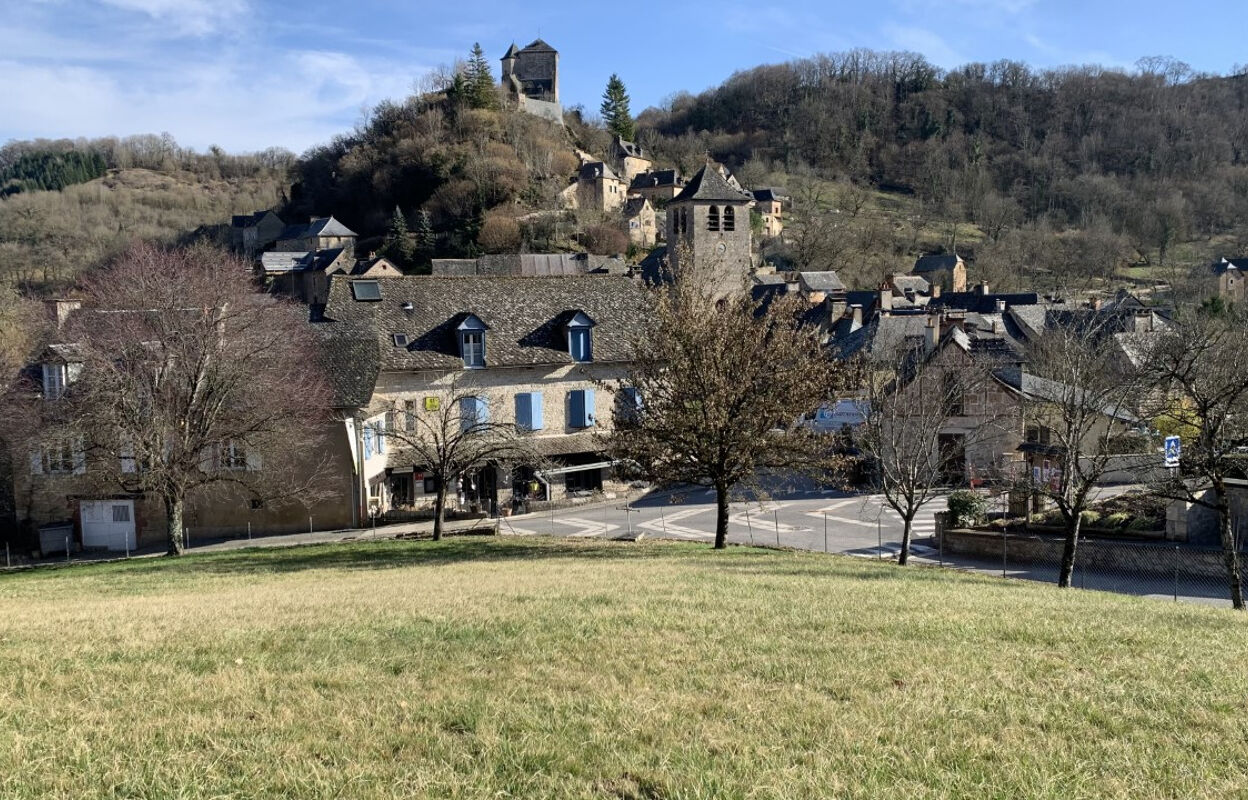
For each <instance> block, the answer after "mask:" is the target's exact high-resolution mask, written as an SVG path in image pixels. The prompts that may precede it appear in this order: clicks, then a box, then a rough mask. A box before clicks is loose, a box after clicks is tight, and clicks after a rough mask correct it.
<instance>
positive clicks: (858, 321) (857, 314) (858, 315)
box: [849, 303, 862, 327]
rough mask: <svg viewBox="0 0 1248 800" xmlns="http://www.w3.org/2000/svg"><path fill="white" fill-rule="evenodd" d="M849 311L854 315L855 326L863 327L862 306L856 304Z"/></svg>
mask: <svg viewBox="0 0 1248 800" xmlns="http://www.w3.org/2000/svg"><path fill="white" fill-rule="evenodd" d="M849 310H850V311H852V312H853V314H854V324H855V325H857V326H859V327H862V306H860V305H858V304H857V303H854V304H853V305H852V306H850V307H849Z"/></svg>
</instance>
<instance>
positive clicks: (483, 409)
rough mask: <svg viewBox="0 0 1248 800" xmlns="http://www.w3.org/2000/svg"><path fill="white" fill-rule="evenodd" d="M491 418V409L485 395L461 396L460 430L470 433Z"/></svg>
mask: <svg viewBox="0 0 1248 800" xmlns="http://www.w3.org/2000/svg"><path fill="white" fill-rule="evenodd" d="M489 420H490V409H489V406H487V405H486V401H485V398H484V397H461V398H460V400H459V425H460V430H461V431H463V432H464V433H469V432H471V431H473V430H474V429H477V428H480V427H481V426H483V425H485V423H487V422H489Z"/></svg>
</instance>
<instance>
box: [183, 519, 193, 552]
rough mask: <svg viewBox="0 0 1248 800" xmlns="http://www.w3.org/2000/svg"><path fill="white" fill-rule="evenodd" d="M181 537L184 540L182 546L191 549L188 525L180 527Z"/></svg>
mask: <svg viewBox="0 0 1248 800" xmlns="http://www.w3.org/2000/svg"><path fill="white" fill-rule="evenodd" d="M182 539H183V542H184V544H183V546H184V547H185V548H186V549H187V550H190V549H191V527H190V526H189V525H188V526H186V527H185V528H183V529H182Z"/></svg>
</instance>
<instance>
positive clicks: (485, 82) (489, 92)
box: [466, 42, 498, 108]
mask: <svg viewBox="0 0 1248 800" xmlns="http://www.w3.org/2000/svg"><path fill="white" fill-rule="evenodd" d="M466 72H467V73H468V74H467V76H466V82H467V85H468V87H467V88H468V104H469V105H470V106H472V107H473V108H496V107H497V106H498V92H497V91H495V89H494V76H493V74H491V73H490V62H489V61H487V60H486V58H485V51H484V50H482V49H481V44H480V43H479V42H478V43H473V45H472V55H470V56H469V57H468V67H467V69H466Z"/></svg>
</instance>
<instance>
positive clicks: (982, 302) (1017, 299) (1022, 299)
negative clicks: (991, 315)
mask: <svg viewBox="0 0 1248 800" xmlns="http://www.w3.org/2000/svg"><path fill="white" fill-rule="evenodd" d="M998 300H1004V301H1005V304H1006V306H1007V307H1009V308H1013V307H1014V306H1034V305H1036V304H1038V303H1039V302H1040V295H1038V294H1036V293H1035V292H1018V293H1015V294H980V293H979V292H944V293H942V294H941V295H940V297H933V298H932V299H930V300H928V301H927V307H928V308H951V309H960V310H962V311H977V312H980V313H988V312H993V311H996V309H997V301H998Z"/></svg>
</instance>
